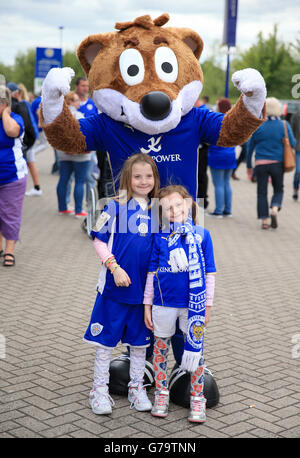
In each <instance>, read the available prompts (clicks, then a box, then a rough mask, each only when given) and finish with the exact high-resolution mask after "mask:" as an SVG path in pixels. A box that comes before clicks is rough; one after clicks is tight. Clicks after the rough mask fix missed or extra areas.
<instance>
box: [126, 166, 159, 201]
mask: <svg viewBox="0 0 300 458" xmlns="http://www.w3.org/2000/svg"><path fill="white" fill-rule="evenodd" d="M153 188H154V175H153V171H152V168H151V166H150V165H149V164H146V163H144V162H137V163H135V164H133V166H132V170H131V189H132V195H133V197H141V198H144V199H146V198H147V197H148V194H149V193H150V192H151V191H152V189H153Z"/></svg>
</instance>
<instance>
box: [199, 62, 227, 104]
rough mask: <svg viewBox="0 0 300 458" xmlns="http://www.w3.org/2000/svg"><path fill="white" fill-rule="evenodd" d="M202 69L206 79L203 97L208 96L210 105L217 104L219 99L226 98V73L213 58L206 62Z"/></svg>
mask: <svg viewBox="0 0 300 458" xmlns="http://www.w3.org/2000/svg"><path fill="white" fill-rule="evenodd" d="M201 67H202V71H203V77H204V84H203V89H202V92H201V95H208V96H209V103H211V104H215V103H216V101H217V99H218V98H219V97H224V88H225V72H224V70H222V69H221V68H220V67H218V66H217V65H216V64H215V62H214V59H211V58H209V59H207V60H205V62H204V63H203V64H202V65H201Z"/></svg>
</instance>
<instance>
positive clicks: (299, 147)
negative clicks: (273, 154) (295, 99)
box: [291, 111, 300, 200]
mask: <svg viewBox="0 0 300 458" xmlns="http://www.w3.org/2000/svg"><path fill="white" fill-rule="evenodd" d="M291 127H292V130H293V133H294V136H295V138H296V141H297V143H296V146H295V149H296V170H295V173H294V181H293V186H294V193H293V199H294V200H298V191H299V182H300V111H297V112H296V113H294V114H293V115H292V117H291Z"/></svg>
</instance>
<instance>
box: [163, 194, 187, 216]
mask: <svg viewBox="0 0 300 458" xmlns="http://www.w3.org/2000/svg"><path fill="white" fill-rule="evenodd" d="M191 204H192V199H184V198H183V197H182V196H181V195H180V194H179V193H178V192H173V193H172V194H169V195H168V196H166V197H163V198H162V199H160V205H161V207H162V214H163V216H164V218H166V219H167V220H168V221H170V222H171V223H184V222H185V221H186V220H187V217H188V213H189V208H190V206H191Z"/></svg>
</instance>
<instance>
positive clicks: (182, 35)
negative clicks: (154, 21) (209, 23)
mask: <svg viewBox="0 0 300 458" xmlns="http://www.w3.org/2000/svg"><path fill="white" fill-rule="evenodd" d="M163 30H168V31H169V32H171V33H172V34H174V35H176V37H177V38H179V39H181V40H182V41H183V42H184V43H185V44H186V45H188V47H189V48H190V49H191V50H192V51H193V53H194V55H195V57H196V58H197V59H198V60H199V59H200V56H201V54H202V50H203V41H202V38H201V37H200V35H198V33H197V32H194V30H192V29H185V28H179V27H178V28H177V27H165V28H164V29H163Z"/></svg>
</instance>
